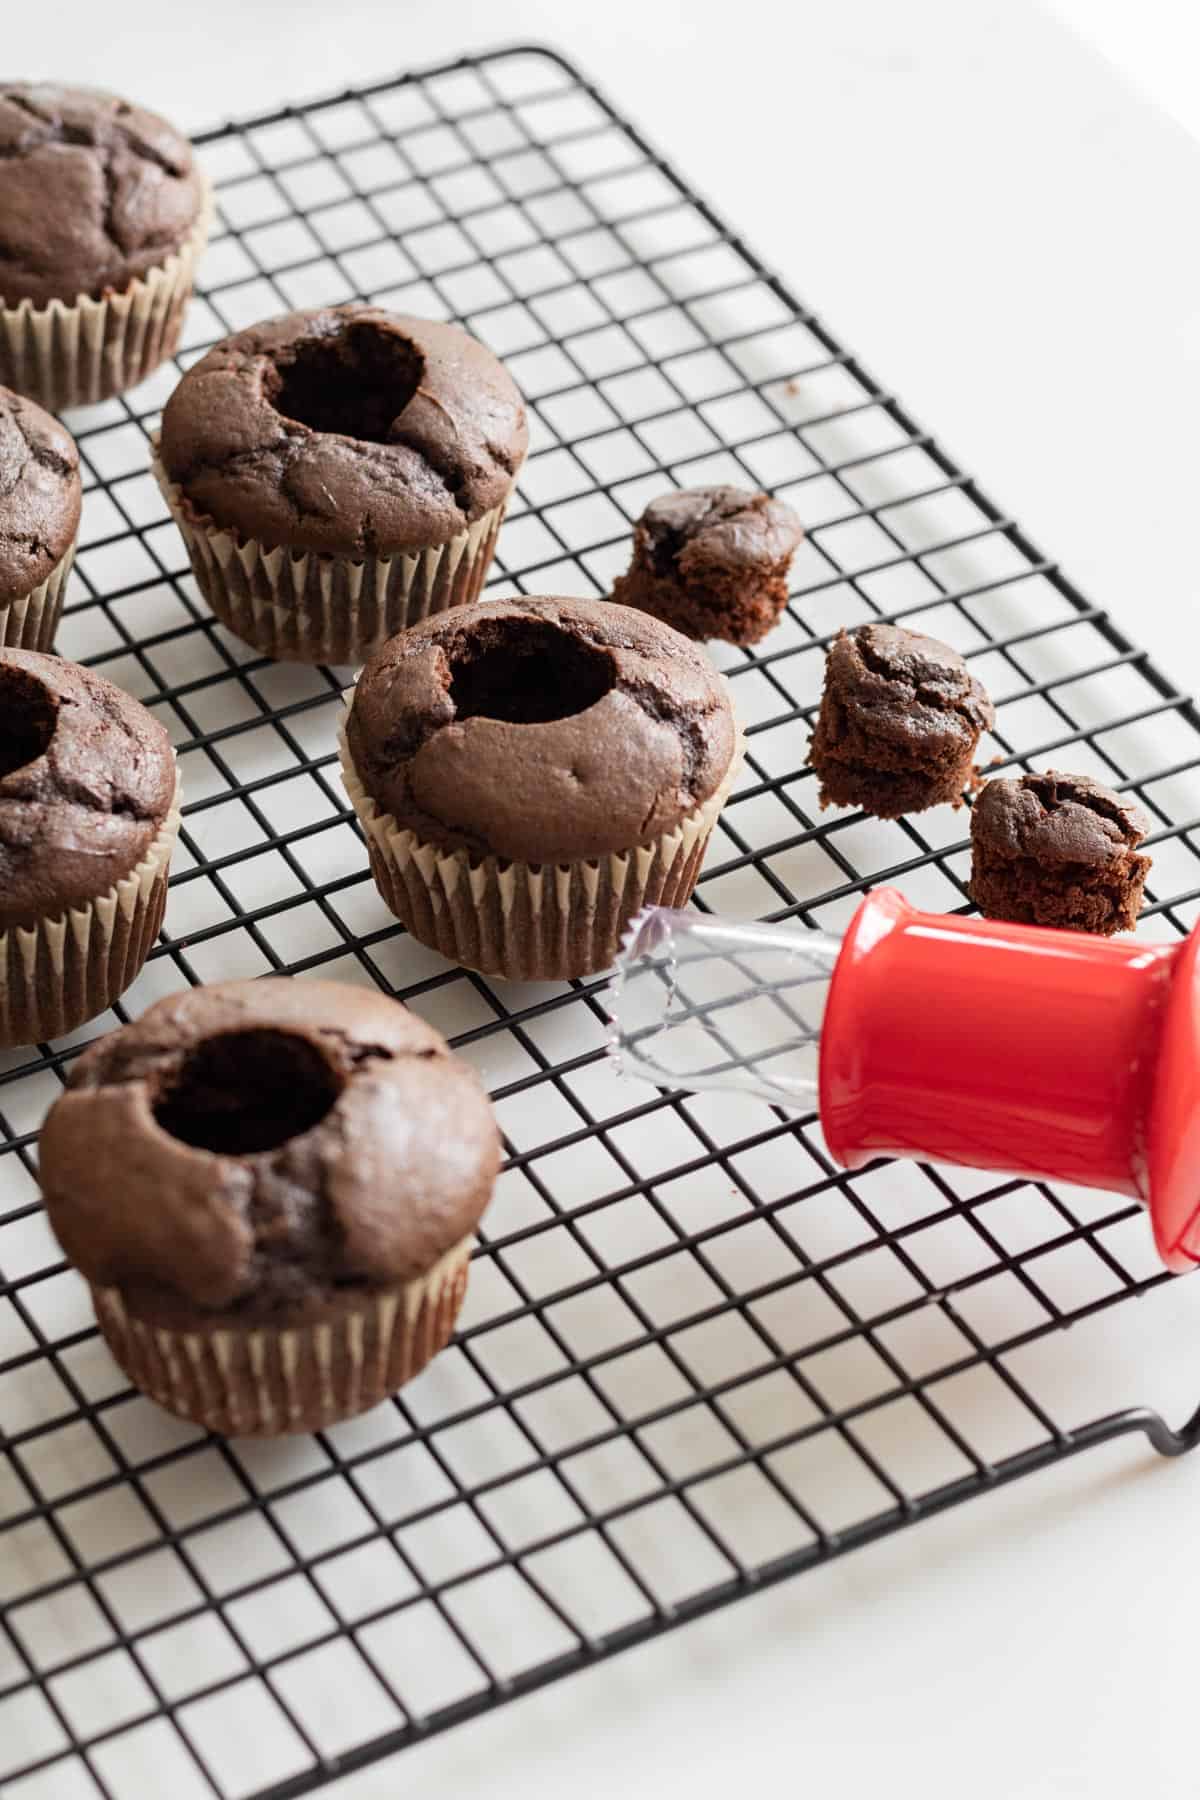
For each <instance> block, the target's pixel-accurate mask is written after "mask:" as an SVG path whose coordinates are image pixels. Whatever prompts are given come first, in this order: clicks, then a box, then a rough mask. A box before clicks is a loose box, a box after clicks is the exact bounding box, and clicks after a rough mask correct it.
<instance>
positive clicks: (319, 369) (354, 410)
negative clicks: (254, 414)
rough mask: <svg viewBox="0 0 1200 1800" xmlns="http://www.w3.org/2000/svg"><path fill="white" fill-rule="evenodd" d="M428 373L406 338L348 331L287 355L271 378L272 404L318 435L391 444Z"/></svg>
mask: <svg viewBox="0 0 1200 1800" xmlns="http://www.w3.org/2000/svg"><path fill="white" fill-rule="evenodd" d="M424 373H425V359H424V357H423V356H422V355H421V353H420V351H419V350H418V349H417V347H416V345H415V344H410V343H409V342H408V340H407V338H401V337H396V336H395V334H394V333H393V332H390V331H381V330H380V329H379V327H378V326H377V325H366V324H361V325H346V326H343V328H342V329H341V330H339V331H336V332H334V333H333V334H332V335H331V336H329V337H311V338H302V339H301V340H300V342H299V343H298V344H294V345H292V346H291V347H290V348H289V349H288V350H287V351H286V352H285V353H283V354H282V355H281V356H280V358H279V360H278V361H277V362H276V364H275V366H274V369H273V370H272V371H271V372H270V373H269V374H268V380H267V398H268V399H269V400H270V402H271V405H272V406H273V407H274V408H275V410H276V412H279V413H282V414H283V415H284V417H285V418H287V419H295V420H296V421H297V422H298V423H299V424H301V425H307V426H309V427H310V428H311V429H312V430H313V431H332V432H337V433H338V434H339V435H340V436H342V437H352V438H362V439H365V440H367V441H368V442H370V443H373V444H386V443H387V442H388V441H389V435H390V433H391V430H392V426H393V425H394V424H395V421H396V419H397V418H398V417H399V415H400V414H401V413H402V412H403V411H404V408H405V407H406V406H407V405H408V403H409V401H410V400H411V399H412V397H413V395H414V394H415V393H416V391H417V389H418V387H419V386H420V384H421V377H422V375H423V374H424ZM272 376H273V379H272Z"/></svg>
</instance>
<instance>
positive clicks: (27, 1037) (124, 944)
mask: <svg viewBox="0 0 1200 1800" xmlns="http://www.w3.org/2000/svg"><path fill="white" fill-rule="evenodd" d="M181 796H182V789H181V787H180V784H179V780H178V777H177V778H176V783H175V797H174V799H173V800H172V802H171V810H170V811H169V813H168V814H167V817H166V818H165V819H164V820H163V823H162V825H161V827H160V828H159V831H158V834H157V836H156V837H155V838H154V840H153V842H152V843H151V845H150V848H149V849H148V850H147V852H146V854H145V856H144V857H143V858H142V860H141V862H140V863H138V865H137V867H136V868H135V869H132V870H131V871H130V873H129V874H128V875H126V876H125V878H124V880H122V881H119V882H117V884H116V885H115V887H111V888H110V889H109V890H108V892H107V893H106V894H102V895H101V896H100V898H99V899H98V900H94V901H93V902H92V903H91V905H90V906H79V907H72V908H70V909H69V910H68V911H67V912H64V913H62V914H61V915H60V916H59V917H58V918H56V919H42V920H39V922H38V923H37V924H36V925H32V926H29V927H25V926H20V925H15V926H13V927H12V928H11V929H10V930H8V931H0V1049H5V1050H8V1049H12V1048H13V1047H14V1046H15V1045H18V1044H41V1043H45V1042H46V1041H47V1040H48V1039H50V1038H57V1037H62V1036H63V1035H64V1034H65V1033H66V1032H68V1031H74V1030H76V1029H77V1027H78V1026H80V1025H83V1024H86V1022H87V1021H88V1020H89V1019H94V1018H96V1017H97V1016H98V1015H99V1014H100V1013H102V1012H106V1011H107V1010H108V1008H109V1007H110V1006H111V1005H112V1003H113V1001H114V1000H117V999H119V998H120V996H121V995H122V994H123V993H124V992H125V989H126V988H127V987H128V986H129V985H130V983H131V982H133V981H136V979H137V977H138V975H139V974H140V972H141V969H142V965H143V964H144V963H145V960H146V958H147V956H148V955H149V954H150V950H151V947H152V946H153V944H154V940H155V938H156V937H157V936H158V933H159V930H160V928H161V926H162V921H163V913H164V910H165V908H166V904H167V878H168V875H169V873H170V865H171V854H172V852H173V850H174V848H175V840H176V838H177V837H178V835H179V804H180V799H181Z"/></svg>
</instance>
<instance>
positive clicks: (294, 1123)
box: [39, 979, 500, 1436]
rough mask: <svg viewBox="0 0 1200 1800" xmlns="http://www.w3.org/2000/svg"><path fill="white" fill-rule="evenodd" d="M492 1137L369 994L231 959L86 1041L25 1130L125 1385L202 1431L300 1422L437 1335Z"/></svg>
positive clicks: (425, 1044) (437, 1041)
mask: <svg viewBox="0 0 1200 1800" xmlns="http://www.w3.org/2000/svg"><path fill="white" fill-rule="evenodd" d="M499 1155H500V1139H499V1133H498V1131H497V1129H496V1124H495V1121H494V1119H493V1117H492V1111H491V1106H490V1104H489V1102H488V1099H487V1096H486V1094H485V1093H484V1091H483V1088H482V1086H481V1085H480V1082H479V1080H478V1077H477V1076H476V1075H475V1073H474V1071H473V1070H472V1069H471V1068H470V1067H469V1066H468V1065H467V1064H466V1063H464V1062H461V1061H460V1060H459V1059H458V1058H457V1057H454V1056H452V1055H451V1054H450V1052H449V1050H448V1049H447V1047H446V1044H445V1042H444V1041H443V1039H442V1038H440V1037H439V1036H438V1034H437V1032H436V1031H434V1030H433V1028H432V1027H431V1026H429V1025H426V1024H425V1023H424V1021H423V1020H421V1019H419V1018H417V1017H416V1016H415V1014H413V1013H410V1012H409V1011H408V1010H407V1008H405V1007H403V1006H401V1005H400V1004H399V1002H398V1001H395V1000H390V999H388V998H386V997H385V996H384V995H382V994H377V993H373V992H368V991H364V990H363V989H360V988H356V987H348V986H345V985H342V984H340V983H338V982H332V981H290V980H279V979H274V980H266V981H245V982H228V983H224V984H221V985H218V986H214V987H208V988H197V989H195V990H192V991H189V992H185V993H182V994H174V995H172V996H171V997H170V998H169V999H166V1000H160V1001H159V1002H158V1004H157V1005H155V1006H152V1007H151V1008H150V1009H149V1011H148V1012H146V1013H145V1014H143V1016H142V1017H141V1018H140V1019H139V1020H138V1021H137V1022H136V1023H135V1024H132V1025H126V1026H124V1027H122V1029H121V1030H120V1031H116V1032H113V1033H112V1034H111V1035H110V1036H109V1037H106V1038H103V1039H102V1040H101V1041H100V1042H99V1043H97V1044H94V1045H92V1046H91V1047H90V1048H89V1049H88V1050H87V1051H86V1052H85V1053H84V1055H83V1056H81V1057H80V1058H79V1060H78V1062H77V1063H76V1064H75V1065H74V1067H73V1068H72V1070H71V1075H70V1079H69V1082H68V1085H67V1089H66V1092H65V1093H64V1094H63V1095H62V1096H61V1097H60V1098H59V1099H58V1100H57V1101H56V1102H55V1104H54V1106H53V1107H52V1108H51V1110H50V1113H49V1116H48V1117H47V1119H46V1123H45V1125H44V1127H43V1129H42V1137H41V1148H40V1157H39V1166H40V1173H41V1180H42V1186H43V1188H44V1190H45V1196H46V1208H47V1212H48V1215H49V1219H50V1223H51V1225H52V1226H53V1228H54V1231H55V1233H56V1234H57V1236H58V1239H59V1241H60V1243H61V1244H62V1247H63V1250H64V1251H65V1253H66V1255H67V1256H68V1258H69V1259H70V1261H71V1262H72V1263H73V1264H74V1265H75V1267H76V1268H77V1269H79V1271H80V1272H81V1274H82V1275H83V1276H84V1277H85V1279H86V1280H87V1281H88V1282H90V1284H91V1287H92V1294H93V1298H94V1301H95V1305H96V1315H97V1318H98V1320H99V1323H100V1329H101V1331H102V1332H103V1334H104V1337H105V1339H106V1341H107V1343H108V1346H109V1348H110V1349H111V1350H112V1352H113V1355H114V1356H115V1357H116V1359H117V1361H118V1363H120V1365H121V1367H122V1368H123V1369H124V1370H125V1372H126V1374H127V1375H128V1376H129V1378H130V1380H131V1381H132V1382H133V1383H134V1385H135V1386H136V1387H138V1388H140V1389H141V1390H142V1391H143V1392H144V1393H146V1394H149V1395H150V1396H151V1398H152V1399H154V1400H157V1401H158V1402H159V1403H160V1404H161V1405H163V1406H165V1407H167V1408H169V1410H170V1411H172V1412H174V1413H178V1414H179V1415H180V1416H181V1417H182V1418H186V1419H191V1420H194V1421H195V1422H196V1423H197V1424H199V1425H204V1426H207V1427H208V1428H209V1429H210V1430H213V1431H222V1432H228V1433H233V1434H242V1433H245V1434H254V1435H259V1436H273V1435H275V1434H277V1433H280V1432H286V1431H314V1430H318V1429H320V1428H321V1427H323V1426H326V1425H331V1424H334V1423H335V1422H336V1421H337V1420H338V1419H344V1418H348V1417H349V1416H350V1415H352V1414H354V1413H357V1412H362V1411H363V1410H364V1409H366V1408H367V1407H370V1406H375V1405H377V1404H378V1403H379V1402H380V1401H381V1400H384V1399H386V1398H387V1396H388V1395H389V1394H391V1393H393V1392H394V1391H395V1389H396V1388H398V1387H399V1386H401V1384H402V1383H403V1382H405V1381H408V1380H409V1379H410V1378H411V1377H412V1376H413V1375H415V1374H416V1373H417V1372H418V1370H419V1369H421V1368H423V1367H424V1365H425V1364H426V1363H427V1362H428V1361H429V1359H430V1357H432V1356H433V1355H435V1354H436V1352H437V1351H438V1350H440V1349H441V1348H442V1346H443V1345H444V1344H445V1343H446V1342H447V1340H448V1339H449V1337H450V1334H451V1331H452V1330H453V1327H454V1322H455V1319H456V1318H457V1316H458V1312H459V1308H460V1306H461V1304H462V1298H463V1294H464V1292H465V1290H466V1282H467V1261H468V1258H469V1255H470V1251H471V1245H472V1242H473V1233H474V1230H475V1226H476V1225H477V1223H478V1221H479V1218H480V1216H481V1214H482V1213H483V1210H484V1208H485V1206H486V1205H487V1202H488V1200H489V1198H490V1197H491V1192H492V1187H493V1185H494V1183H495V1179H496V1174H497V1170H498V1167H499Z"/></svg>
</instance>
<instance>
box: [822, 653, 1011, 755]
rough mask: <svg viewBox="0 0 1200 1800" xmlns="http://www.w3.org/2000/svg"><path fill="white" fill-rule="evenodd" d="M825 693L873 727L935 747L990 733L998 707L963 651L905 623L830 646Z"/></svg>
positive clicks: (876, 729)
mask: <svg viewBox="0 0 1200 1800" xmlns="http://www.w3.org/2000/svg"><path fill="white" fill-rule="evenodd" d="M826 691H827V693H828V694H831V695H832V696H833V697H834V698H835V700H836V702H837V704H838V705H839V706H841V707H842V708H844V709H845V710H846V712H847V713H849V714H850V715H852V716H853V715H858V716H859V717H860V718H861V719H862V720H863V721H866V722H869V724H870V729H871V730H872V731H875V732H884V731H886V732H887V733H889V734H891V735H893V736H896V737H897V738H909V737H911V738H917V739H922V740H927V741H929V742H932V741H933V740H934V739H936V738H937V737H938V736H949V737H950V738H953V739H954V740H956V741H958V742H961V743H964V744H965V743H967V742H971V741H973V740H974V739H976V738H977V737H978V736H979V734H980V732H982V731H987V730H990V729H991V727H992V725H993V724H994V723H995V719H996V709H995V707H994V706H993V705H992V702H991V700H990V699H989V697H988V694H987V690H986V689H985V688H984V686H983V684H982V682H980V681H978V680H976V678H975V677H974V676H973V675H972V674H971V671H970V670H969V669H968V667H967V665H966V663H965V662H964V661H963V659H962V657H961V656H960V655H959V653H958V651H957V650H954V649H952V648H951V646H950V645H949V644H943V643H942V642H941V640H940V639H938V638H931V637H926V636H925V635H924V634H923V633H922V632H919V631H909V630H908V629H907V628H906V627H905V626H903V625H863V626H860V627H859V629H858V630H857V631H854V632H851V633H849V634H847V633H846V632H844V631H843V632H841V633H840V635H839V636H838V637H837V638H836V639H835V640H834V642H833V644H832V645H831V646H830V650H829V659H828V668H827V674H826Z"/></svg>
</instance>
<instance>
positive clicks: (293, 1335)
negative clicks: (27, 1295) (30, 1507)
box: [92, 1237, 474, 1437]
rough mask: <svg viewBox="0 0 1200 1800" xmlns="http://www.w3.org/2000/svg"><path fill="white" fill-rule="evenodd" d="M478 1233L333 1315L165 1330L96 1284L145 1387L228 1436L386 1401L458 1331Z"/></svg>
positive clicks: (293, 1425)
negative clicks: (422, 1270)
mask: <svg viewBox="0 0 1200 1800" xmlns="http://www.w3.org/2000/svg"><path fill="white" fill-rule="evenodd" d="M473 1241H474V1240H473V1239H472V1238H470V1237H467V1238H464V1239H463V1240H462V1242H461V1243H458V1244H456V1245H454V1246H453V1248H451V1249H450V1250H448V1251H447V1252H446V1253H445V1255H444V1256H442V1257H441V1258H440V1259H439V1260H438V1261H437V1262H436V1263H435V1264H434V1265H433V1267H432V1269H430V1270H429V1271H428V1273H427V1274H425V1275H422V1276H420V1277H417V1278H416V1279H414V1280H412V1281H408V1282H404V1283H402V1284H400V1285H398V1286H396V1287H394V1288H388V1289H384V1290H382V1291H376V1292H373V1293H364V1294H363V1295H362V1296H361V1297H360V1298H358V1299H357V1300H354V1299H350V1298H348V1297H347V1294H346V1291H345V1290H342V1292H341V1294H340V1295H339V1305H338V1309H337V1310H336V1311H335V1312H332V1313H331V1314H330V1316H329V1317H328V1318H327V1319H323V1320H318V1321H315V1322H310V1323H305V1324H302V1325H294V1326H276V1325H251V1324H246V1325H243V1324H239V1323H238V1322H237V1321H236V1319H234V1320H230V1319H229V1318H228V1317H225V1318H222V1319H221V1320H220V1321H219V1322H216V1323H214V1324H212V1325H209V1324H207V1323H203V1322H201V1321H199V1320H197V1322H196V1324H195V1326H194V1328H193V1329H190V1330H168V1329H166V1328H165V1327H163V1326H160V1325H155V1324H151V1323H149V1322H148V1321H147V1320H145V1319H142V1318H139V1317H138V1315H137V1310H136V1303H135V1302H134V1300H133V1299H132V1297H131V1296H130V1295H128V1294H126V1293H124V1292H123V1291H122V1290H121V1289H120V1288H103V1287H93V1289H92V1299H93V1302H94V1304H95V1307H96V1318H97V1321H98V1323H99V1326H100V1330H101V1333H102V1334H103V1337H104V1340H105V1342H106V1343H107V1345H108V1347H109V1349H110V1350H111V1351H112V1353H113V1355H114V1357H115V1358H116V1360H117V1362H118V1363H119V1364H120V1366H121V1368H122V1369H123V1370H124V1371H125V1373H126V1375H128V1377H129V1379H130V1381H132V1382H133V1384H134V1386H135V1387H136V1388H139V1389H140V1390H141V1392H142V1393H144V1394H148V1395H149V1397H150V1398H151V1399H152V1400H156V1401H157V1402H158V1404H159V1405H160V1406H165V1407H166V1409H167V1411H168V1412H172V1413H176V1414H177V1415H178V1416H179V1417H180V1418H183V1419H190V1420H192V1421H193V1422H194V1423H195V1424H197V1425H203V1426H205V1427H207V1429H208V1430H209V1431H219V1432H222V1433H223V1434H224V1435H225V1436H227V1437H276V1436H279V1435H281V1434H282V1433H284V1432H288V1431H318V1430H320V1429H321V1428H322V1427H323V1426H326V1425H332V1424H335V1423H336V1422H337V1420H339V1419H348V1418H350V1417H352V1416H353V1414H355V1413H359V1412H365V1411H366V1410H367V1409H368V1408H369V1407H372V1406H378V1405H379V1403H380V1401H382V1400H386V1399H387V1397H388V1396H389V1394H394V1393H395V1392H396V1390H397V1388H400V1387H403V1385H404V1383H405V1382H406V1381H410V1380H411V1379H412V1377H413V1376H414V1375H416V1374H417V1373H419V1371H420V1370H421V1369H423V1368H424V1367H425V1364H426V1363H427V1362H429V1361H430V1359H431V1358H432V1357H434V1356H436V1355H437V1353H438V1351H439V1350H441V1349H444V1347H445V1346H446V1344H447V1343H448V1342H449V1341H450V1336H451V1333H452V1332H453V1330H454V1324H455V1320H456V1319H457V1318H458V1314H459V1311H460V1309H461V1307H462V1302H463V1296H464V1294H465V1293H466V1289H467V1265H468V1262H469V1259H470V1254H471V1245H472V1243H473Z"/></svg>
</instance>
